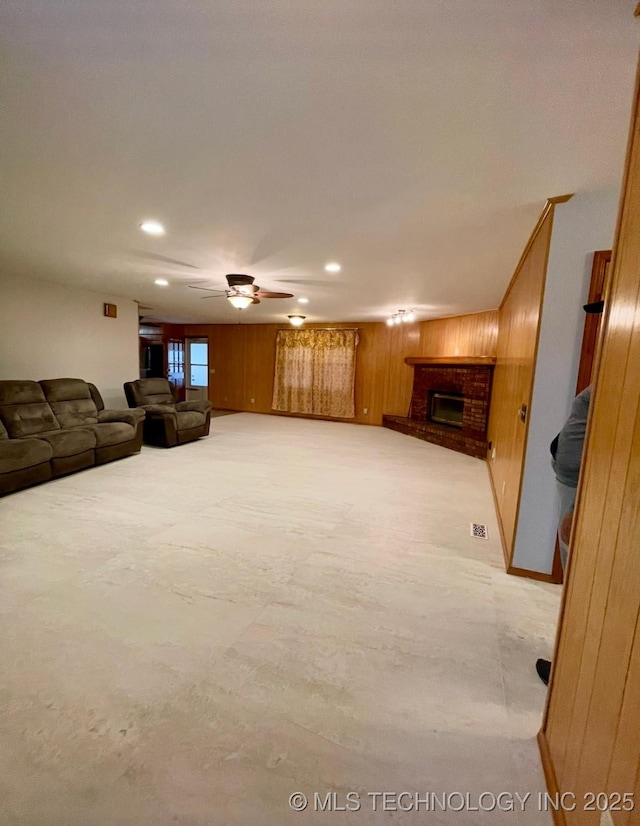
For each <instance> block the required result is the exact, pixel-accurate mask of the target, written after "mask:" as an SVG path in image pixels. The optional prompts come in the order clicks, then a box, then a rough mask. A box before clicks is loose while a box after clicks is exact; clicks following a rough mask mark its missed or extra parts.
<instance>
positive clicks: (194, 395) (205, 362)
mask: <svg viewBox="0 0 640 826" xmlns="http://www.w3.org/2000/svg"><path fill="white" fill-rule="evenodd" d="M186 367H187V370H186V372H187V397H186V398H187V401H188V402H189V401H199V400H201V399H202V400H206V399H208V398H209V340H208V339H206V338H188V339H187V365H186Z"/></svg>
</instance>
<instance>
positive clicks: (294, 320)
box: [287, 315, 306, 327]
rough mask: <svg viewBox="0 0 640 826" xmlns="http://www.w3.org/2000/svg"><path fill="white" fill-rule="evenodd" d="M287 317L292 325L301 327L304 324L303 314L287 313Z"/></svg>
mask: <svg viewBox="0 0 640 826" xmlns="http://www.w3.org/2000/svg"><path fill="white" fill-rule="evenodd" d="M287 318H288V319H289V321H290V322H291V324H293V326H294V327H301V326H302V325H303V324H304V320H305V318H306V316H304V315H288V316H287Z"/></svg>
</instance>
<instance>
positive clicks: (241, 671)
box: [0, 413, 560, 826]
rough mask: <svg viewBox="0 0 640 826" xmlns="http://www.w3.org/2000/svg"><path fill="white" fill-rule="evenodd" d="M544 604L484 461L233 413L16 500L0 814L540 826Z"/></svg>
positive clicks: (321, 425) (10, 823) (326, 425)
mask: <svg viewBox="0 0 640 826" xmlns="http://www.w3.org/2000/svg"><path fill="white" fill-rule="evenodd" d="M472 520H473V521H477V522H486V523H487V524H488V526H489V540H488V541H484V540H481V539H477V538H473V537H472V536H470V528H469V526H470V522H471V521H472ZM559 598H560V589H559V588H557V587H554V586H550V585H544V584H541V583H536V582H533V581H530V580H525V579H520V578H515V577H509V576H507V575H506V574H505V573H504V571H503V565H502V558H501V550H500V543H499V538H498V531H497V526H496V521H495V514H494V509H493V503H492V497H491V492H490V488H489V483H488V474H487V469H486V467H485V465H484V463H482V462H480V461H478V460H476V459H472V458H469V457H466V456H462V455H460V454H457V453H453V452H450V451H447V450H445V449H443V448H439V447H436V446H433V445H429V444H426V443H424V442H420V441H418V440H415V439H412V438H410V437H407V436H402V435H400V434H398V433H394V432H391V431H389V430H385V429H382V428H375V427H364V426H357V425H349V424H338V423H331V422H316V421H307V420H300V419H287V418H283V417H269V416H259V415H254V414H245V413H243V414H239V415H234V416H225V417H220V418H216V419H214V420H213V422H212V429H211V435H210V436H209V438H207V439H203V440H200V441H199V442H195V443H191V444H188V445H184V446H181V447H178V448H175V449H173V450H161V449H154V448H143V451H142V453H141V455H139V456H134V457H130V458H127V459H124V460H121V461H119V462H114V463H112V464H109V465H105V466H103V467H100V468H94V469H91V470H88V471H85V472H83V473H79V474H75V475H73V476H70V477H68V478H66V479H60V480H57V481H55V482H50V483H47V484H45V485H42V486H40V487H38V488H33V489H31V490H27V491H23V492H20V493H17V494H14V495H12V496H9V497H6V498H5V499H3V500H1V501H0V662H1V664H2V668H1V673H0V824H2V826H14V825H15V826H17V825H18V824H20V826H116V824H117V826H125V825H126V826H169V824H171V825H172V826H173V824H181V825H183V826H218V824H219V825H220V826H223V825H224V826H236V825H239V824H241V825H242V826H256V825H257V824H264V825H265V826H272V825H273V826H276V824H277V825H278V826H281V825H282V824H362V826H365V824H378V823H394V824H395V823H398V824H425V823H429V824H440V823H448V824H465V823H468V824H473V825H474V826H476V824H485V823H493V822H504V823H506V822H509V823H516V824H524V823H540V824H543V823H544V824H549V823H550V822H551V819H550V817H549V815H548V814H545V813H542V812H539V811H538V805H537V794H538V792H539V791H541V790H542V789H543V788H544V783H543V777H542V772H541V769H540V763H539V758H538V753H537V748H536V744H535V735H536V732H537V731H538V728H539V725H540V720H541V715H542V710H543V706H544V700H545V689H544V687H543V686H542V684H541V683H540V682H539V681H538V678H537V677H536V674H535V671H534V662H535V659H536V658H537V657H538V656H549V655H550V653H551V647H552V639H553V635H554V632H555V623H556V617H557V611H558V604H559ZM297 792H300V793H303V794H304V795H306V796H307V798H308V805H307V807H306V809H304V811H301V812H294V811H293V810H292V808H291V807H290V805H289V798H290V796H291V795H292V794H294V793H297ZM378 792H380V793H382V792H388V793H391V795H392V796H388V797H386V798H382V797H381V796H377V795H376V793H378ZM483 792H486V793H487V794H489V795H496V796H497V795H498V794H500V793H505V794H509V795H515V793H516V792H517V793H519V794H520V795H523V796H524V795H526V794H527V793H530V794H531V797H530V798H529V799H528V800H527V802H526V804H525V808H524V811H518V809H520V808H521V806H520V804H519V803H518V802H517V801H516V804H515V805H516V811H515V812H509V811H501V810H499V809H498V808H495V809H494V810H493V811H483V810H480V811H473V810H471V811H468V809H469V808H472V807H476V808H480V809H483V808H489V807H490V805H491V797H488V796H485V797H484V798H483V799H482V801H481V803H482V805H481V806H479V805H478V803H479V802H480V801H479V796H480V795H481V793H483ZM314 793H317V794H318V795H319V796H318V797H317V798H315V799H314ZM331 793H335V796H334V797H331V796H329V797H328V798H327V795H328V794H329V795H331ZM348 793H351V797H350V798H347V794H348ZM401 793H407V794H406V795H404V796H403V797H400V798H398V797H397V795H400V794H401ZM445 793H448V794H449V797H448V798H444V797H443V795H444V794H445ZM454 793H459V794H460V795H461V796H462V795H465V796H466V795H468V797H466V798H462V797H456V796H455V794H454ZM416 794H418V795H419V797H418V798H417V799H416V797H415V795H416ZM429 794H431V795H433V794H437V795H438V796H439V798H438V799H439V800H440V803H439V804H435V802H434V799H433V797H431V798H429ZM393 795H396V797H393ZM420 799H427V800H430V801H431V803H429V807H430V808H433V806H432V805H431V804H432V803H433V804H434V805H435V808H436V809H437V810H436V811H435V812H433V811H426V809H427V804H426V803H422V804H421V803H420V802H419V801H420ZM514 799H515V798H514ZM300 800H301V798H300ZM327 800H328V803H327ZM461 800H462V802H463V810H462V811H458V809H459V808H460V805H461ZM347 801H348V802H347ZM507 801H508V798H502V799H501V803H502V805H503V806H508V802H507ZM294 802H298V800H297V799H295V800H294ZM442 803H444V804H445V807H446V808H447V811H444V812H443V811H441V810H440V809H442ZM298 805H302V804H301V803H299V802H298ZM356 805H358V806H359V810H357V811H340V809H341V808H349V807H350V808H351V809H355V808H356ZM322 807H324V811H321V810H320V811H314V809H322ZM328 807H332V808H333V809H334V810H335V809H338V811H329V808H328ZM403 809H404V810H403Z"/></svg>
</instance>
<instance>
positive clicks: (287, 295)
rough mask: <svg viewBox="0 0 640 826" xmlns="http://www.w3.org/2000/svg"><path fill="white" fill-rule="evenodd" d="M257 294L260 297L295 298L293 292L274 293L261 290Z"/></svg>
mask: <svg viewBox="0 0 640 826" xmlns="http://www.w3.org/2000/svg"><path fill="white" fill-rule="evenodd" d="M256 295H257V296H259V297H260V298H293V293H272V292H268V291H267V290H264V291H263V290H260V292H258V293H256Z"/></svg>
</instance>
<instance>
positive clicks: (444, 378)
mask: <svg viewBox="0 0 640 826" xmlns="http://www.w3.org/2000/svg"><path fill="white" fill-rule="evenodd" d="M405 361H406V362H407V364H411V365H412V366H413V368H414V375H413V391H412V394H411V408H410V411H409V416H384V417H383V421H382V423H383V425H384V426H385V427H390V428H391V429H392V430H397V431H399V432H400V433H406V434H407V435H409V436H415V437H417V438H418V439H423V440H424V441H427V442H433V443H434V444H437V445H440V446H441V447H448V448H450V449H452V450H458V451H460V452H461V453H466V454H468V455H469V456H475V457H476V458H478V459H484V458H486V454H487V426H488V422H489V400H490V397H491V379H492V374H493V365H494V363H495V359H493V358H488V357H487V358H483V357H474V358H472V357H469V358H460V357H455V358H454V357H452V358H450V359H444V358H426V357H425V358H407V359H405Z"/></svg>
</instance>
